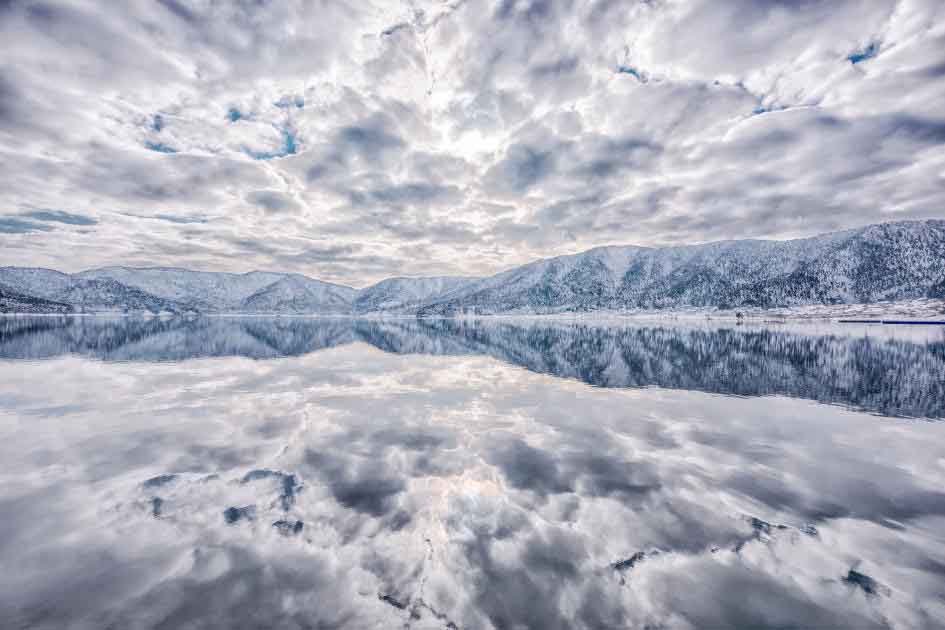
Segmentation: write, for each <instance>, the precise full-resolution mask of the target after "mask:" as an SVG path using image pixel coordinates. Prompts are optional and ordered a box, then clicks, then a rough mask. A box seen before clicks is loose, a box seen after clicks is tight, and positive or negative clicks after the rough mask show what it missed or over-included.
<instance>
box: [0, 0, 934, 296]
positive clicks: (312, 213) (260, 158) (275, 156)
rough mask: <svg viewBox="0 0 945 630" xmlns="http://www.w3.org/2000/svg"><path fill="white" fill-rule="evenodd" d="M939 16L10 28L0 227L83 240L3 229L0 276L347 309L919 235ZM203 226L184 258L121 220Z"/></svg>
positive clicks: (482, 2) (812, 8) (498, 7)
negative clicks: (322, 291)
mask: <svg viewBox="0 0 945 630" xmlns="http://www.w3.org/2000/svg"><path fill="white" fill-rule="evenodd" d="M942 11H943V9H942V7H941V3H938V2H935V1H934V0H910V1H909V2H903V3H899V4H894V3H872V4H870V3H863V2H859V1H856V0H838V1H835V2H827V1H823V0H802V1H789V0H784V1H779V0H737V1H734V2H730V3H725V4H724V6H721V7H720V6H718V4H717V3H712V2H708V1H707V0H698V1H694V2H687V3H671V2H633V3H631V2H611V1H609V0H599V1H590V0H589V1H587V2H549V1H547V0H516V1H511V0H497V1H495V2H489V1H487V0H469V1H466V2H451V3H440V2H420V3H399V2H395V3H389V2H379V1H378V2H374V1H367V2H363V3H357V4H356V5H351V4H350V3H347V4H346V3H334V4H327V5H324V4H312V3H308V2H303V1H302V0H278V1H272V2H266V3H253V2H237V3H208V2H195V1H191V0H162V1H161V2H138V1H134V2H127V3H122V4H121V5H120V6H111V5H109V6H108V7H105V6H104V5H97V4H95V3H50V2H8V3H5V4H4V7H3V9H2V13H0V16H2V17H0V37H2V38H3V41H4V42H5V44H6V46H5V55H4V59H3V61H2V62H0V147H2V148H0V157H2V159H3V162H4V164H5V169H4V171H3V172H2V173H0V191H2V192H0V202H2V203H3V204H4V207H7V208H25V207H29V208H68V209H69V212H70V213H71V214H74V215H76V216H86V217H94V218H95V220H98V221H99V223H98V224H97V225H96V228H95V230H94V231H93V230H87V231H86V232H85V233H82V234H80V233H79V231H78V230H72V231H70V232H69V238H72V239H75V240H74V241H73V242H72V243H71V245H74V246H70V247H69V248H68V251H66V250H65V249H64V248H63V247H62V246H61V243H60V242H59V241H58V240H57V239H59V238H60V237H61V235H62V234H63V233H64V231H63V230H61V229H60V230H45V229H42V228H37V227H36V226H41V225H46V226H53V225H56V224H63V222H62V221H55V220H53V221H48V220H39V219H36V218H29V217H26V216H20V217H19V218H16V217H10V218H8V219H5V223H4V225H5V228H4V232H5V233H7V234H23V233H28V234H29V237H28V239H29V246H28V247H27V248H25V249H24V248H22V247H18V248H17V249H16V251H15V252H14V250H13V249H12V248H8V249H7V250H5V251H6V252H7V254H8V259H7V260H0V264H14V263H15V264H34V265H43V266H50V267H58V268H63V269H65V268H80V267H92V266H97V265H103V264H124V263H127V262H129V261H128V259H129V257H133V258H134V259H135V260H136V261H137V262H139V263H145V264H158V265H166V264H172V265H200V266H201V267H203V268H215V269H221V270H231V271H246V270H249V269H251V268H256V267H260V268H262V267H266V268H273V267H277V266H278V265H281V264H292V265H294V266H293V267H292V268H291V269H288V270H290V271H299V272H303V273H306V274H309V275H312V276H316V277H324V279H326V280H335V281H341V282H346V283H350V284H354V285H359V286H360V285H364V284H367V283H368V282H370V281H374V280H378V279H380V278H382V277H385V276H387V275H390V274H392V273H395V272H396V273H407V274H439V273H465V274H486V273H492V272H496V271H499V270H502V269H506V268H508V267H511V266H513V265H516V264H521V263H524V262H528V261H529V260H532V259H534V258H538V257H544V256H551V255H557V254H563V253H571V252H574V251H578V250H580V249H584V248H590V247H593V246H596V245H601V244H612V243H621V242H624V243H635V244H641V245H657V244H668V243H683V242H692V241H707V240H713V239H720V238H743V237H769V238H787V237H795V236H806V235H810V234H813V233H817V232H820V231H823V230H831V229H842V228H849V227H855V226H860V225H863V224H866V223H872V222H878V221H883V220H886V219H890V218H896V219H900V218H925V217H930V216H940V215H941V208H942V204H943V203H945V192H943V190H945V189H943V187H942V186H941V185H940V184H941V175H940V171H941V167H940V157H939V155H938V148H939V147H940V146H941V145H942V144H943V143H945V134H943V131H942V130H943V125H945V118H943V116H942V114H941V112H940V111H939V110H940V109H941V107H939V106H938V105H939V104H940V103H941V102H942V100H943V99H945V81H943V77H945V74H943V72H942V67H943V65H942V64H943V61H945V59H943V57H942V55H941V54H940V51H941V50H942V39H941V35H940V34H939V33H938V32H937V31H936V30H935V29H934V28H932V26H933V25H934V24H937V23H939V22H940V21H941V20H942V19H945V16H943V13H942ZM300 24H305V25H306V27H305V28H301V27H300V26H299V25H300ZM313 60H315V61H313ZM498 208H501V209H502V212H501V213H499V212H496V211H495V210H496V209H498ZM259 209H262V210H263V212H260V211H259ZM116 214H117V215H120V216H121V217H122V219H121V220H116V221H112V220H106V217H111V216H114V215H116ZM132 214H133V215H137V216H138V217H140V218H139V219H137V220H135V219H134V218H133V217H131V216H129V215H132ZM211 214H212V216H213V217H214V220H213V222H212V223H204V224H203V226H204V229H202V230H196V229H195V227H196V226H198V225H199V224H198V223H197V222H196V221H195V220H192V219H188V221H187V222H186V223H185V222H181V221H175V220H169V219H165V220H163V221H162V223H163V224H164V225H155V222H154V221H151V220H150V219H149V218H148V217H150V218H152V219H153V218H155V217H161V216H165V217H206V216H208V215H211ZM18 216H19V215H18ZM11 221H12V223H11ZM140 221H149V224H148V225H145V224H142V223H140ZM23 222H26V223H23ZM63 225H68V223H65V224H63ZM73 225H77V224H73ZM152 230H153V231H152ZM234 238H236V239H239V238H242V239H256V240H261V239H270V240H271V241H272V242H273V243H286V242H288V240H289V239H306V238H332V239H335V241H336V242H334V243H333V245H334V246H337V247H342V248H344V247H357V248H360V249H359V251H360V252H361V253H362V258H360V259H357V258H355V259H346V260H342V258H344V257H342V258H339V259H338V260H335V261H332V260H328V259H327V258H326V259H318V260H316V259H313V258H305V257H298V258H295V259H287V258H277V257H276V256H277V255H278V256H284V255H285V253H286V248H285V247H283V246H282V245H273V246H272V247H270V248H269V249H268V250H266V251H264V250H263V249H259V248H257V249H256V250H254V251H255V253H253V254H251V255H247V256H245V257H241V258H236V259H234V258H232V257H230V256H229V255H228V254H229V249H228V246H227V243H230V242H231V241H232V240H233V239H234ZM7 240H8V241H11V242H12V241H13V240H15V239H13V238H12V237H11V238H8V239H7ZM182 240H186V241H187V245H188V247H187V248H183V247H181V246H180V243H181V242H182ZM24 242H25V241H24ZM21 244H22V243H21ZM298 251H299V249H298V248H296V252H298ZM188 252H189V253H188ZM366 252H370V254H367V253H366ZM416 252H423V256H422V257H419V256H417V255H415V253H416ZM14 257H15V259H14ZM367 257H370V260H368V258H367ZM293 260H294V262H293ZM380 261H385V264H389V265H390V269H386V270H385V269H382V268H379V267H378V264H379V263H380Z"/></svg>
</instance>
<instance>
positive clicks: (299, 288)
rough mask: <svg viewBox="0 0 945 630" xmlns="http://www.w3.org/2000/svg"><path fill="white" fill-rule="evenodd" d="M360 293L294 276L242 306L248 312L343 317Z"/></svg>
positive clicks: (240, 305) (260, 293) (253, 297)
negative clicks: (316, 314)
mask: <svg viewBox="0 0 945 630" xmlns="http://www.w3.org/2000/svg"><path fill="white" fill-rule="evenodd" d="M357 293H358V292H357V290H356V289H352V288H351V287H345V286H342V285H338V284H329V283H327V282H322V281H320V280H313V279H311V278H307V277H305V276H302V275H298V274H292V275H289V276H286V277H284V278H281V279H280V280H278V281H276V282H273V283H272V284H270V285H267V286H265V287H263V288H262V289H260V290H259V291H256V292H255V293H253V294H252V295H250V296H249V297H247V298H246V299H244V300H243V301H242V302H240V304H239V308H238V309H236V310H239V311H241V312H248V313H319V314H322V315H343V314H347V313H350V312H351V303H352V301H353V300H354V298H355V295H357Z"/></svg>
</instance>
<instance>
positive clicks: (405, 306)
mask: <svg viewBox="0 0 945 630" xmlns="http://www.w3.org/2000/svg"><path fill="white" fill-rule="evenodd" d="M477 280H479V278H464V277H452V276H435V277H431V278H388V279H387V280H382V281H381V282H378V283H377V284H374V285H371V286H369V287H367V288H365V289H361V291H359V292H358V296H357V298H355V300H354V312H355V313H358V314H363V313H390V312H404V311H410V310H413V309H418V308H421V307H423V306H425V305H427V304H429V303H430V302H431V301H433V300H438V299H442V297H443V296H444V295H448V294H450V293H452V292H453V291H456V290H458V289H460V288H463V287H465V286H468V285H469V284H470V283H472V282H475V281H477Z"/></svg>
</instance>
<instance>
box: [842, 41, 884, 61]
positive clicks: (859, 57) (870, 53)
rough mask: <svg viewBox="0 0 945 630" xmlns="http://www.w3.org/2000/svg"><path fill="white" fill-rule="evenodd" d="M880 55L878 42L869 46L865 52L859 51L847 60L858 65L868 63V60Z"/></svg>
mask: <svg viewBox="0 0 945 630" xmlns="http://www.w3.org/2000/svg"><path fill="white" fill-rule="evenodd" d="M878 54H879V44H877V43H876V42H870V44H869V46H867V47H866V48H864V49H863V50H858V51H857V52H854V53H852V54H851V55H850V56H849V57H847V60H848V61H849V62H850V63H852V64H853V65H856V64H858V63H862V62H864V61H866V60H867V59H872V58H873V57H875V56H876V55H878Z"/></svg>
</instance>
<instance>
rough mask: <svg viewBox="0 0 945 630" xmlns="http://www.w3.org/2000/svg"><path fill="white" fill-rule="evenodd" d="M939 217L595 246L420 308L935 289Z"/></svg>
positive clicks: (813, 300) (900, 294) (848, 295)
mask: <svg viewBox="0 0 945 630" xmlns="http://www.w3.org/2000/svg"><path fill="white" fill-rule="evenodd" d="M943 281H945V221H909V222H901V223H890V224H883V225H874V226H869V227H866V228H862V229H859V230H848V231H845V232H837V233H833V234H826V235H822V236H817V237H813V238H808V239H798V240H792V241H758V240H744V241H725V242H720V243H708V244H705V245H692V246H685V247H670V248H661V249H647V248H638V247H618V248H598V249H593V250H590V251H587V252H584V253H582V254H576V255H573V256H561V257H558V258H552V259H548V260H541V261H537V262H534V263H530V264H528V265H524V266H522V267H518V268H516V269H512V270H510V271H507V272H504V273H501V274H498V275H496V276H493V277H491V278H486V279H483V280H480V281H478V282H475V283H472V284H470V285H469V286H467V287H464V288H462V289H460V290H458V291H455V292H453V293H451V294H449V295H446V296H444V297H443V298H442V299H441V300H439V301H438V302H436V303H434V304H430V305H428V306H425V307H423V308H421V309H419V314H420V315H435V316H442V315H446V316H449V315H458V314H499V313H555V312H583V311H594V310H636V309H666V308H685V307H703V308H706V307H707V308H734V307H749V306H754V307H773V306H792V305H800V304H850V303H869V302H875V301H879V300H905V299H915V298H921V297H934V295H933V294H935V293H936V292H941V287H942V283H943Z"/></svg>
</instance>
